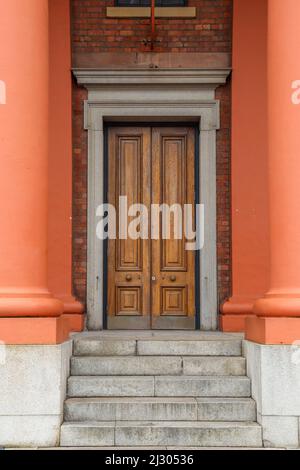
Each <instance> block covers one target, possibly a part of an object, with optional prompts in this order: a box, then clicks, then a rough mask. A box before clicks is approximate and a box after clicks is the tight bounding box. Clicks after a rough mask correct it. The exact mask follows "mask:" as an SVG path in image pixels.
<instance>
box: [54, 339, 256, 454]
mask: <svg viewBox="0 0 300 470" xmlns="http://www.w3.org/2000/svg"><path fill="white" fill-rule="evenodd" d="M245 366H246V364H245V359H244V358H243V357H242V340H241V338H240V337H239V336H235V335H226V334H221V333H200V332H181V333H176V332H173V333H172V332H157V333H155V332H141V333H137V332H135V333H129V332H103V333H101V334H98V335H91V334H82V335H76V336H75V337H74V355H73V357H72V359H71V376H70V378H69V381H68V398H67V400H66V402H65V410H64V423H63V425H62V428H61V446H63V447H114V446H115V447H141V448H145V447H150V446H152V447H161V446H164V447H175V448H176V447H177V448H179V449H180V448H183V447H194V448H195V447H261V446H262V437H261V428H260V426H259V425H258V424H257V423H256V405H255V402H254V401H253V400H252V399H251V398H250V394H251V387H250V385H251V384H250V380H249V378H248V377H246V375H245V374H246V369H245Z"/></svg>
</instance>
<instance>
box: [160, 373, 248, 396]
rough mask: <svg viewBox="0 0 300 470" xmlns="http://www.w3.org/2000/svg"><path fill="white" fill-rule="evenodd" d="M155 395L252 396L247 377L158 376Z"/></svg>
mask: <svg viewBox="0 0 300 470" xmlns="http://www.w3.org/2000/svg"><path fill="white" fill-rule="evenodd" d="M155 395H156V396H159V397H168V396H169V397H182V396H183V397H237V398H239V397H250V381H249V379H247V378H246V377H218V378H216V379H210V378H206V377H203V378H201V377H193V378H188V377H187V376H185V377H174V378H172V377H162V378H161V377H157V378H156V379H155Z"/></svg>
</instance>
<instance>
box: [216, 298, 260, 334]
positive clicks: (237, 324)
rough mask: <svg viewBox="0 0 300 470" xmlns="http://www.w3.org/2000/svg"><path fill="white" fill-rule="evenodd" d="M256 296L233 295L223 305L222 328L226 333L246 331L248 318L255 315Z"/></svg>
mask: <svg viewBox="0 0 300 470" xmlns="http://www.w3.org/2000/svg"><path fill="white" fill-rule="evenodd" d="M254 302H255V298H250V297H243V296H233V297H231V298H230V299H229V300H227V301H226V302H224V304H223V305H222V306H221V315H220V328H221V330H222V331H224V332H226V333H230V332H235V333H239V332H244V331H245V330H246V318H247V317H248V315H253V304H254Z"/></svg>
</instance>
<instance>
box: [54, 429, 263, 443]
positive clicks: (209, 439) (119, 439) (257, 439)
mask: <svg viewBox="0 0 300 470" xmlns="http://www.w3.org/2000/svg"><path fill="white" fill-rule="evenodd" d="M114 445H115V446H132V445H134V446H149V445H152V446H155V445H164V446H180V447H182V446H197V447H227V446H230V447H259V446H261V445H262V441H261V430H260V428H259V427H258V426H253V427H251V426H244V427H239V426H235V425H232V426H230V427H228V426H224V427H217V428H214V427H210V426H209V425H207V426H204V427H200V428H197V427H195V428H193V427H187V428H186V427H180V424H179V425H178V426H177V427H174V426H171V427H168V426H161V427H157V426H156V427H151V426H150V425H149V426H144V427H143V426H134V425H130V424H128V425H126V426H120V427H119V426H118V425H117V426H116V428H115V429H114V428H113V427H112V426H107V427H106V426H105V425H104V426H103V427H100V428H99V427H97V426H93V425H90V426H84V427H80V426H76V425H72V426H68V425H63V426H62V432H61V446H65V447H76V446H79V447H101V446H114Z"/></svg>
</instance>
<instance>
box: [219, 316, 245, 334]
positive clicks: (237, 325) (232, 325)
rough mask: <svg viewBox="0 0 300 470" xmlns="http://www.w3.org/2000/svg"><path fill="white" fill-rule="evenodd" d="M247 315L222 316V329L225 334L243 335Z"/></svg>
mask: <svg viewBox="0 0 300 470" xmlns="http://www.w3.org/2000/svg"><path fill="white" fill-rule="evenodd" d="M246 318H247V315H220V329H221V331H224V333H243V332H244V331H245V330H246Z"/></svg>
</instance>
